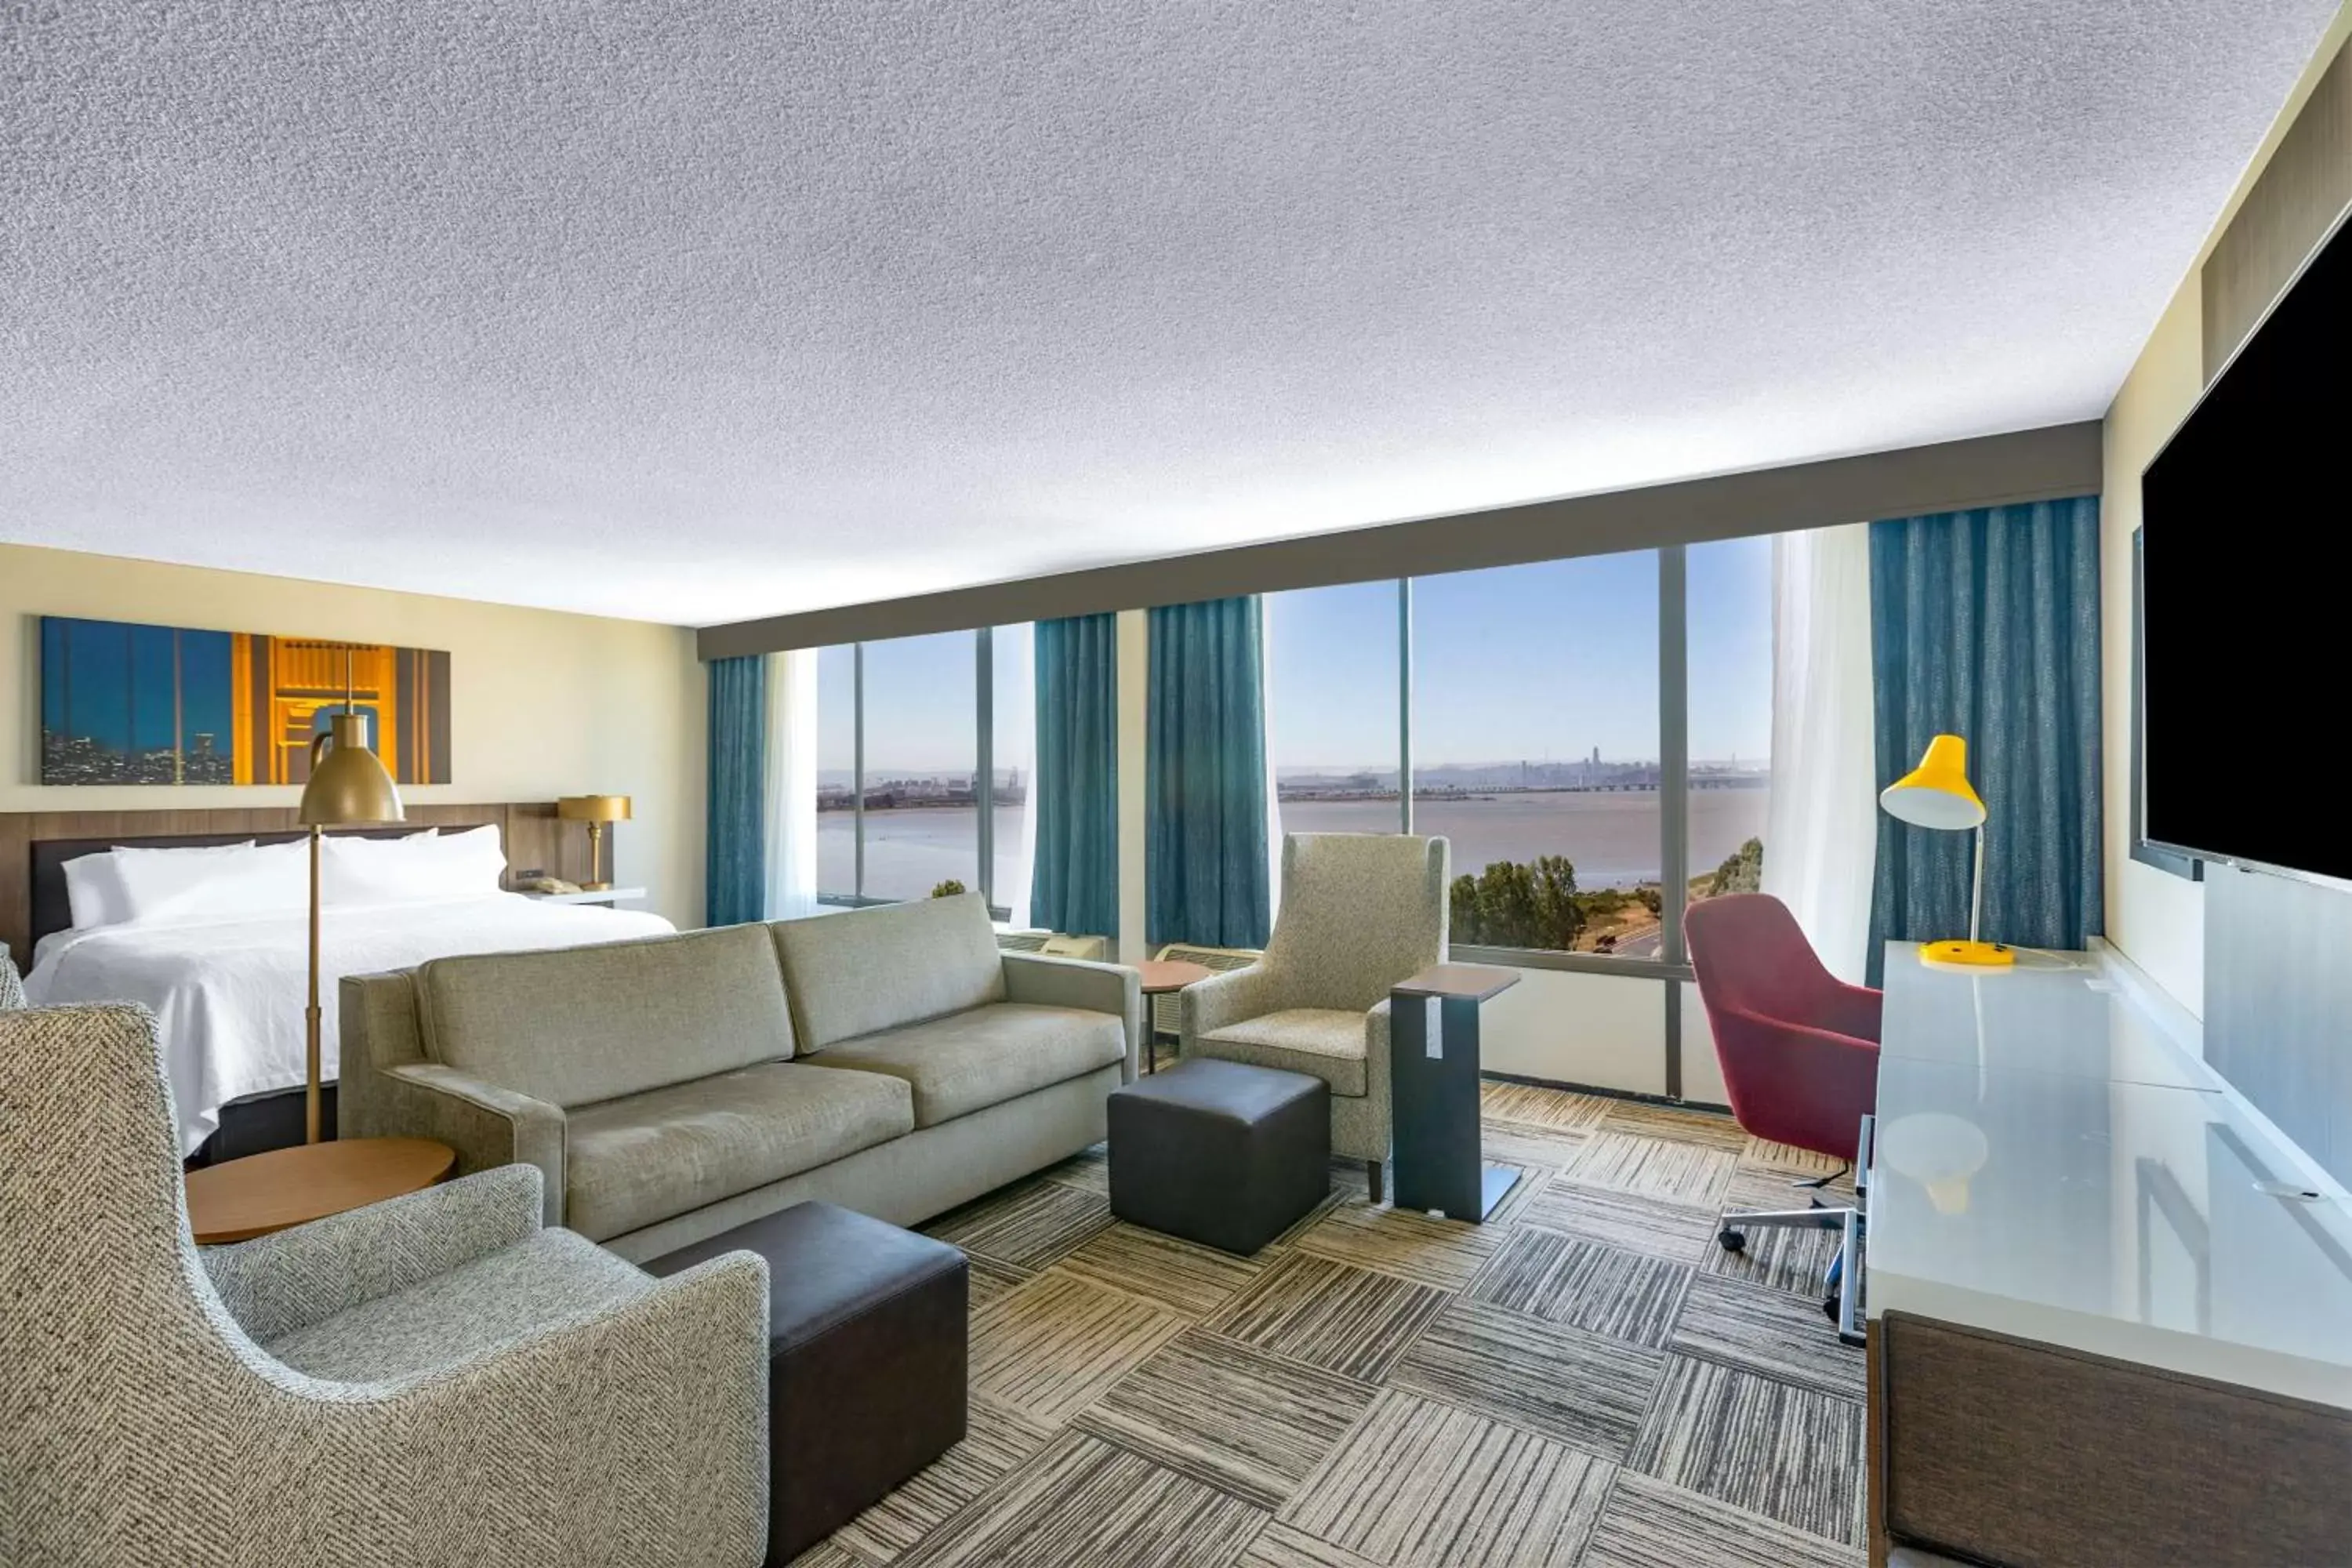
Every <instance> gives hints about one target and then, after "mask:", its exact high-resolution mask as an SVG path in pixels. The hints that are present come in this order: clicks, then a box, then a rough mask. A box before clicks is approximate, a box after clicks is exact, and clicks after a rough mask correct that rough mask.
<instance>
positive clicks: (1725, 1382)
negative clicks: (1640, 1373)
mask: <svg viewBox="0 0 2352 1568" xmlns="http://www.w3.org/2000/svg"><path fill="white" fill-rule="evenodd" d="M1822 1326H1823V1327H1824V1328H1826V1327H1827V1326H1828V1325H1827V1324H1824V1325H1822ZM1862 1455H1863V1407H1862V1404H1861V1402H1860V1401H1859V1400H1853V1399H1837V1398H1832V1397H1831V1396H1830V1395H1828V1394H1820V1393H1817V1392H1815V1391H1813V1390H1811V1389H1807V1388H1798V1387H1796V1386H1794V1385H1792V1384H1786V1383H1780V1382H1778V1381H1776V1380H1775V1379H1772V1378H1769V1377H1764V1376H1761V1375H1759V1374H1758V1373H1748V1372H1738V1371H1735V1370H1733V1369H1732V1368H1730V1367H1727V1366H1723V1365H1719V1364H1717V1363H1714V1362H1705V1361H1696V1360H1693V1359H1691V1358H1689V1357H1686V1356H1674V1357H1671V1358H1670V1359H1669V1360H1668V1362H1667V1363H1666V1371H1665V1375H1664V1377H1663V1378H1662V1379H1661V1380H1660V1382H1659V1384H1658V1394H1657V1399H1656V1402H1655V1403H1654V1405H1652V1407H1651V1410H1650V1415H1649V1418H1648V1420H1647V1421H1646V1422H1645V1423H1644V1424H1643V1428H1642V1435H1641V1437H1640V1439H1639V1440H1638V1441H1637V1442H1636V1443H1635V1444H1634V1446H1633V1454H1632V1455H1631V1457H1630V1458H1628V1460H1627V1464H1628V1466H1629V1467H1630V1468H1633V1469H1635V1470H1638V1471H1640V1472H1641V1473H1642V1474H1643V1475H1647V1476H1652V1477H1654V1478H1656V1479H1659V1480H1662V1481H1664V1482H1666V1483H1668V1484H1669V1485H1672V1486H1676V1487H1680V1488H1682V1489H1684V1490H1685V1491H1694V1492H1697V1493H1700V1494H1701V1495H1703V1496H1706V1497H1710V1498H1713V1499H1715V1500H1717V1501H1718V1502H1725V1503H1729V1504H1730V1505H1731V1506H1732V1507H1734V1508H1738V1509H1745V1510H1748V1511H1749V1512H1751V1513H1760V1514H1763V1515H1766V1516H1767V1517H1769V1518H1771V1519H1776V1520H1779V1521H1780V1522H1781V1523H1783V1524H1787V1525H1793V1526H1794V1527H1796V1528H1797V1529H1799V1530H1801V1531H1806V1532H1808V1533H1809V1534H1813V1535H1819V1536H1822V1537H1825V1538H1827V1539H1829V1540H1831V1541H1835V1542H1843V1543H1844V1544H1847V1545H1859V1544H1860V1543H1861V1542H1862V1540H1863V1508H1862V1504H1863V1464H1862Z"/></svg>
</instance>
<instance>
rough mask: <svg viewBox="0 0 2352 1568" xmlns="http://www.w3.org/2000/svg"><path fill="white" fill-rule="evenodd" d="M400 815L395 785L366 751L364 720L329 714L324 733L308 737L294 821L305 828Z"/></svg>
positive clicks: (351, 715)
mask: <svg viewBox="0 0 2352 1568" xmlns="http://www.w3.org/2000/svg"><path fill="white" fill-rule="evenodd" d="M322 747H323V748H324V754H323V755H322V754H321V752H320V748H322ZM406 815H407V814H406V813H405V812H404V811H403V810H402V809H401V805H400V789H399V786H398V785H396V784H394V783H393V782H392V775H391V774H390V773H386V772H384V771H383V762H382V761H381V760H380V759H379V758H378V757H377V756H376V754H375V753H374V752H372V751H370V750H368V743H367V721H366V719H364V718H362V716H361V715H359V714H357V713H336V714H333V715H331V716H330V717H329V719H328V721H327V732H326V733H325V734H324V735H321V736H320V737H319V739H318V740H316V741H314V742H311V748H310V783H309V784H304V785H303V786H302V805H301V807H300V809H299V813H298V820H299V821H300V822H301V824H302V826H305V827H333V826H342V825H345V824H351V823H363V822H400V821H403V820H404V819H405V817H406Z"/></svg>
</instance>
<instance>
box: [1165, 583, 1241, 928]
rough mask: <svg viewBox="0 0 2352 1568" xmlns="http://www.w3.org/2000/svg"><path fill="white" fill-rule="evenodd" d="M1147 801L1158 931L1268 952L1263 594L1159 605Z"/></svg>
mask: <svg viewBox="0 0 2352 1568" xmlns="http://www.w3.org/2000/svg"><path fill="white" fill-rule="evenodd" d="M1147 725H1148V731H1149V736H1150V742H1149V743H1150V751H1149V752H1148V754H1147V756H1146V759H1145V767H1144V773H1145V780H1144V800H1145V806H1144V809H1145V814H1146V817H1147V826H1146V837H1145V847H1146V860H1145V866H1146V870H1147V872H1148V878H1149V880H1148V884H1147V886H1148V894H1147V897H1148V901H1149V921H1148V935H1149V936H1150V941H1151V944H1152V945H1153V947H1155V948H1157V947H1158V946H1159V945H1160V943H1161V942H1201V943H1203V944H1205V945H1207V946H1211V947H1264V946H1265V939H1266V934H1267V931H1268V929H1269V927H1270V926H1271V924H1272V921H1273V889H1272V887H1271V883H1272V880H1273V878H1272V873H1271V870H1270V868H1269V867H1268V866H1267V863H1266V820H1265V795H1266V789H1265V784H1266V779H1265V641H1264V633H1263V622H1262V620H1261V618H1260V616H1259V613H1258V602H1257V600H1256V598H1255V597H1249V598H1240V599H1212V600H1208V601H1205V602H1203V603H1201V604H1194V605H1166V606H1163V607H1161V608H1160V609H1156V610H1153V611H1152V612H1151V670H1150V704H1149V709H1148V717H1147Z"/></svg>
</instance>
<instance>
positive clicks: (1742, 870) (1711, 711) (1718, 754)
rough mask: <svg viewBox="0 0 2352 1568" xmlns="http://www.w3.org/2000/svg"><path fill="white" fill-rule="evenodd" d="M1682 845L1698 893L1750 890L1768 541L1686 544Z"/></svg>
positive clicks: (1762, 777) (1764, 800) (1763, 805)
mask: <svg viewBox="0 0 2352 1568" xmlns="http://www.w3.org/2000/svg"><path fill="white" fill-rule="evenodd" d="M1684 555H1685V562H1686V563H1687V564H1686V566H1685V588H1684V605H1685V609H1684V624H1685V628H1686V630H1685V647H1686V648H1687V650H1688V652H1687V657H1686V659H1685V663H1686V666H1687V668H1688V670H1689V676H1688V681H1689V691H1690V700H1689V702H1688V704H1687V711H1688V714H1689V737H1690V738H1689V744H1688V748H1687V751H1688V755H1689V758H1690V773H1689V779H1690V793H1689V803H1688V805H1687V807H1686V809H1685V818H1686V826H1685V833H1686V835H1687V837H1686V839H1685V842H1686V843H1687V844H1688V845H1689V847H1690V852H1689V856H1688V858H1686V860H1685V865H1686V866H1687V867H1688V868H1689V872H1690V897H1691V900H1692V901H1694V902H1696V900H1700V899H1707V898H1713V897H1715V896H1717V894H1721V893H1752V892H1755V891H1757V890H1758V883H1759V878H1760V877H1761V876H1762V874H1763V869H1764V847H1765V846H1764V822H1765V815H1766V812H1767V810H1768V808H1769V806H1770V805H1771V784H1772V541H1771V540H1770V538H1769V537H1765V538H1758V539H1727V540H1720V541H1717V542H1713V543H1708V544H1694V545H1692V546H1690V547H1689V548H1688V549H1687V550H1686V551H1685V552H1684Z"/></svg>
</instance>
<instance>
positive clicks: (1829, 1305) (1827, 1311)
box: [1822, 1291, 1844, 1323]
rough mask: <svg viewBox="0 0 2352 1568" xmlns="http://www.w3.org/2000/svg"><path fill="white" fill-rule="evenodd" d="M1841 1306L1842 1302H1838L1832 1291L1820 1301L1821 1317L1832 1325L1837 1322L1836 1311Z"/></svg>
mask: <svg viewBox="0 0 2352 1568" xmlns="http://www.w3.org/2000/svg"><path fill="white" fill-rule="evenodd" d="M1843 1305H1844V1302H1843V1301H1842V1300H1839V1297H1838V1294H1837V1293H1836V1292H1834V1291H1833V1292H1832V1293H1831V1294H1830V1295H1828V1296H1825V1297H1823V1298H1822V1316H1823V1317H1825V1318H1827V1319H1828V1320H1829V1321H1831V1322H1832V1323H1834V1322H1836V1321H1838V1309H1839V1308H1841V1307H1843Z"/></svg>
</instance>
